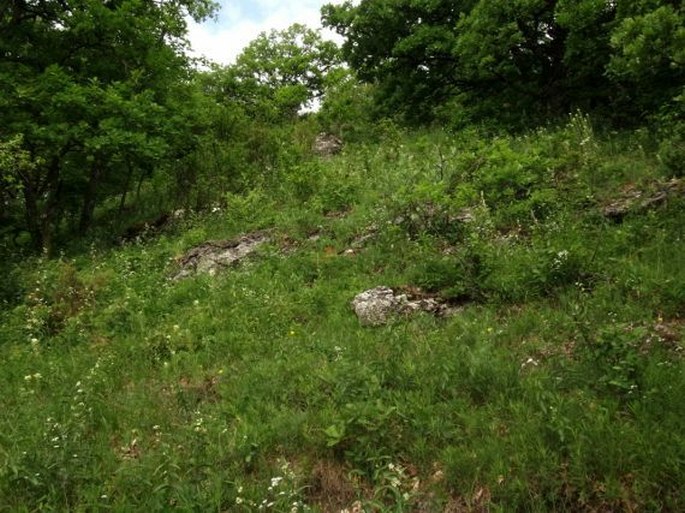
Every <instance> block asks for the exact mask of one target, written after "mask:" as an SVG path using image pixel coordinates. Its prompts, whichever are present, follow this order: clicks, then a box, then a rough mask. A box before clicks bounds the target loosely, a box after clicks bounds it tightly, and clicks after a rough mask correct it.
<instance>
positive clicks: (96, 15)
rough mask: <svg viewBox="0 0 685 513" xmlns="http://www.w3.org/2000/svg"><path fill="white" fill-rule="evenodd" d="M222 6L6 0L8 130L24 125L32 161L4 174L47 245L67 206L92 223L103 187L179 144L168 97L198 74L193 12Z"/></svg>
mask: <svg viewBox="0 0 685 513" xmlns="http://www.w3.org/2000/svg"><path fill="white" fill-rule="evenodd" d="M214 7H215V6H214V4H213V3H212V2H210V1H209V0H172V1H165V2H153V1H141V0H108V1H105V2H103V1H101V0H16V1H10V0H3V1H2V3H0V34H1V36H0V109H1V110H2V113H3V115H2V117H1V118H0V141H3V140H5V141H7V140H13V141H16V140H17V139H16V138H17V137H20V140H21V149H22V151H25V152H26V154H27V155H28V156H27V159H28V161H30V162H31V166H23V167H20V168H17V167H16V166H15V167H13V168H12V169H10V170H7V169H6V170H5V172H4V174H5V175H6V180H5V181H9V180H10V177H8V176H7V175H10V174H12V173H14V175H15V176H14V177H13V178H12V180H13V181H14V182H18V184H19V187H20V190H21V195H22V196H23V208H22V210H23V215H24V218H25V225H26V229H27V230H28V231H29V232H30V234H31V237H32V239H33V242H34V245H35V246H36V247H37V248H43V249H46V250H48V251H49V250H50V248H51V241H52V238H53V235H54V232H55V230H56V228H57V226H58V225H59V223H60V220H61V218H63V217H64V216H74V217H78V218H79V221H78V224H79V225H80V229H81V231H85V230H86V229H87V228H88V226H89V224H90V220H91V217H92V213H93V209H94V207H95V204H96V201H97V199H98V198H99V197H101V196H102V195H103V194H107V193H110V194H111V193H112V191H113V190H116V191H117V192H119V190H120V189H121V188H122V187H124V186H128V185H127V184H126V182H127V178H126V177H128V176H129V175H130V174H131V173H132V172H133V170H134V169H149V168H150V167H151V166H153V165H154V164H155V163H157V162H158V161H159V159H160V158H161V157H162V155H164V154H166V153H168V152H170V151H172V146H173V145H174V142H178V141H177V139H178V137H179V136H180V133H179V132H180V131H182V130H183V124H180V125H177V126H174V124H173V121H174V120H177V113H173V114H172V113H171V112H170V111H169V106H170V105H171V104H172V103H173V102H172V98H173V96H174V95H175V94H177V93H178V92H179V87H181V88H182V85H183V80H184V77H186V78H187V76H188V69H189V68H188V61H187V58H186V57H185V55H184V53H183V50H184V48H185V46H186V41H185V39H184V37H185V32H186V18H187V17H188V16H191V17H193V18H195V19H198V20H199V19H202V18H204V17H206V16H208V15H210V14H211V13H212V12H213V9H214ZM173 151H176V148H174V149H173ZM8 194H9V193H6V194H5V195H6V196H7V195H8ZM14 198H15V200H16V199H17V198H16V195H15V196H14Z"/></svg>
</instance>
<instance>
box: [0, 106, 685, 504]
mask: <svg viewBox="0 0 685 513" xmlns="http://www.w3.org/2000/svg"><path fill="white" fill-rule="evenodd" d="M679 166H680V167H679ZM274 173H275V178H274V179H272V180H271V181H270V182H268V183H266V182H265V183H264V185H263V186H261V187H255V188H253V189H252V190H251V191H250V192H246V193H244V194H237V193H227V194H226V195H224V196H223V199H222V200H221V201H220V202H219V203H217V204H215V205H214V207H213V208H212V209H211V210H208V211H205V212H193V211H191V210H188V209H185V210H184V211H178V212H176V213H175V215H174V216H171V217H172V220H171V221H170V222H168V223H167V224H165V225H164V226H163V227H162V228H161V229H159V230H153V229H149V230H147V231H145V230H142V231H141V232H140V233H137V234H136V235H137V238H136V237H132V240H130V241H129V242H125V243H121V244H117V245H115V246H108V245H107V244H104V243H101V242H98V239H94V241H95V242H93V244H92V246H91V247H90V250H83V249H82V248H83V246H81V249H78V248H75V249H72V250H65V253H63V255H62V256H61V257H58V258H54V259H45V258H39V257H28V258H26V259H24V260H23V261H22V262H17V263H15V264H12V266H11V268H8V269H7V271H6V275H5V278H4V282H5V283H4V284H3V286H2V289H1V290H2V300H3V302H4V306H3V309H2V312H1V313H0V326H1V328H0V385H1V386H2V390H3V393H2V396H1V399H0V408H1V409H2V411H3V412H5V413H4V415H3V416H2V418H1V419H0V455H1V456H2V457H0V511H160V512H161V511H258V510H260V511H261V510H263V511H278V512H296V511H299V512H303V511H315V512H335V513H339V512H341V511H346V512H361V511H387V512H410V511H411V512H414V511H416V512H462V511H464V512H465V511H478V512H485V511H493V512H495V511H502V512H504V511H506V512H511V511H540V512H542V511H567V512H583V511H585V512H605V511H606V512H608V511H654V512H656V511H664V512H665V511H672V512H676V511H683V510H685V497H684V496H683V493H682V491H683V490H684V489H685V470H684V468H685V466H684V465H683V462H684V461H685V372H683V371H684V370H685V363H684V362H683V342H684V338H683V337H684V334H685V317H684V315H685V252H684V251H683V248H684V245H683V227H684V226H685V182H683V178H682V164H677V163H676V164H674V163H672V162H671V163H669V162H667V161H665V160H664V159H663V158H661V159H660V158H659V157H658V145H657V143H656V142H654V141H653V140H652V139H651V137H650V136H649V135H647V134H646V133H645V132H644V131H636V132H627V131H626V132H621V133H606V134H604V133H602V134H599V133H596V132H595V131H594V130H593V128H592V126H591V124H590V122H589V120H588V119H587V118H585V117H583V116H581V115H576V116H573V117H571V118H570V120H569V121H568V123H567V124H566V125H565V126H562V127H560V128H554V129H553V128H549V129H539V130H536V131H535V132H531V133H529V134H527V135H520V136H506V137H505V136H497V137H495V136H488V135H484V134H481V133H479V132H477V131H475V130H465V131H462V132H454V133H448V132H438V131H430V132H404V131H402V130H399V129H397V128H395V127H394V126H392V125H388V126H386V127H385V128H384V129H383V131H382V133H381V135H380V136H379V142H369V143H356V144H348V145H346V147H345V148H344V150H343V152H342V153H341V154H340V155H337V156H334V157H332V158H330V159H325V158H320V157H316V156H313V155H310V156H309V157H308V158H307V159H305V160H303V161H298V162H297V163H296V164H294V165H288V166H285V165H284V166H282V167H281V168H278V169H275V171H274ZM241 237H242V239H241ZM207 241H224V242H223V243H221V244H215V245H214V246H211V247H214V248H217V247H218V248H220V249H221V250H222V251H226V250H234V249H236V248H239V249H240V248H242V249H240V251H238V252H241V251H242V253H241V254H240V255H238V256H240V257H241V258H240V259H236V261H229V260H230V259H228V260H226V258H228V257H226V256H225V254H224V260H223V262H224V264H225V265H224V264H221V263H220V264H216V265H214V264H211V265H210V264H198V262H199V261H200V260H199V259H198V258H199V257H198V255H199V254H200V253H201V251H200V250H197V249H196V252H195V253H191V254H189V253H188V251H191V250H193V248H198V247H201V248H203V251H206V250H207V248H208V246H201V245H202V244H204V243H206V242H207ZM226 241H228V242H226ZM254 241H259V244H255V245H254V247H252V246H251V244H252V243H254ZM241 244H242V246H241ZM248 249H249V251H248ZM243 250H244V251H243ZM252 250H253V251H252ZM248 253H249V254H248ZM231 258H232V257H231ZM189 262H191V263H192V262H194V263H193V264H192V265H190V267H189V268H188V269H189V270H188V272H187V273H181V274H180V275H179V271H180V267H179V266H180V265H181V263H186V264H188V263H189ZM198 269H199V270H200V271H202V269H205V270H211V271H212V272H207V273H203V272H199V273H197V274H196V273H195V271H197V270H198ZM175 278H177V279H175ZM381 286H384V287H389V288H390V289H392V291H393V292H392V293H393V294H395V296H393V297H396V296H401V295H404V296H406V297H405V298H404V299H402V300H398V301H400V302H403V301H412V300H417V301H419V302H420V301H424V302H431V304H437V305H440V307H436V308H429V310H431V311H429V312H421V311H418V312H415V313H409V312H408V311H407V310H409V309H407V308H401V310H402V312H399V313H397V314H394V315H393V314H388V315H387V316H386V315H385V313H384V314H383V315H382V316H381V317H382V318H381V319H380V320H378V319H376V320H377V321H378V322H375V323H372V324H376V325H368V324H369V323H365V322H361V321H360V319H358V318H357V316H356V315H355V312H354V310H353V308H352V306H351V303H352V301H353V299H354V298H355V297H356V296H357V295H358V294H360V293H362V292H364V291H367V290H370V289H374V288H376V287H381ZM436 312H437V313H438V314H439V315H436Z"/></svg>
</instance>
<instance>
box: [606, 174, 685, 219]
mask: <svg viewBox="0 0 685 513" xmlns="http://www.w3.org/2000/svg"><path fill="white" fill-rule="evenodd" d="M683 194H685V181H683V180H682V179H678V178H673V179H672V180H669V181H668V182H662V183H658V184H657V185H656V186H655V187H654V188H653V189H652V190H646V191H643V190H639V189H636V188H635V187H628V188H626V189H625V190H624V192H623V195H622V196H621V197H620V198H617V199H615V200H614V201H612V202H611V203H609V204H608V205H605V206H604V207H603V208H602V213H603V214H604V217H607V218H609V219H612V220H613V221H617V222H620V221H622V220H623V218H624V217H625V216H626V215H628V214H629V213H631V212H642V211H645V210H649V209H651V208H655V207H658V206H659V205H661V204H663V203H665V202H666V201H667V200H668V199H669V198H671V197H675V196H679V195H680V196H682V195H683Z"/></svg>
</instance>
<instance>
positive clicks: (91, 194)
mask: <svg viewBox="0 0 685 513" xmlns="http://www.w3.org/2000/svg"><path fill="white" fill-rule="evenodd" d="M101 176H102V169H101V167H100V162H99V160H96V161H95V162H94V163H93V167H92V168H91V169H90V179H89V180H88V187H87V188H86V193H85V196H84V197H83V207H82V209H81V220H80V222H79V234H81V235H85V234H86V233H87V232H88V230H89V228H90V225H91V224H92V223H93V212H94V211H95V204H96V202H97V201H96V200H97V191H98V186H99V185H100V177H101Z"/></svg>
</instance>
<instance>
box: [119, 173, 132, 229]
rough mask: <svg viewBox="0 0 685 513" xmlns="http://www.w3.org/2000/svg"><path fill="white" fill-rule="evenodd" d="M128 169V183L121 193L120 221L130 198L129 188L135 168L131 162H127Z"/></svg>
mask: <svg viewBox="0 0 685 513" xmlns="http://www.w3.org/2000/svg"><path fill="white" fill-rule="evenodd" d="M126 167H127V168H128V173H127V174H126V183H125V184H124V190H123V192H122V193H121V200H119V215H118V216H117V217H119V219H121V216H122V215H123V214H124V208H125V207H126V196H128V188H129V186H130V185H131V177H132V176H133V167H132V166H131V163H130V162H126Z"/></svg>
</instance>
